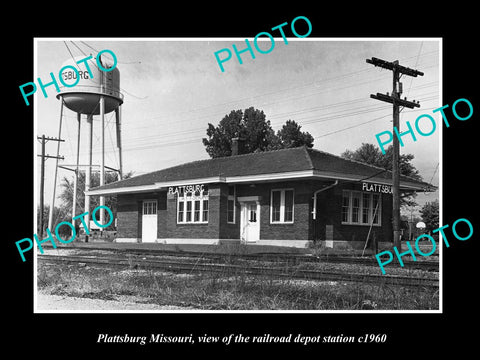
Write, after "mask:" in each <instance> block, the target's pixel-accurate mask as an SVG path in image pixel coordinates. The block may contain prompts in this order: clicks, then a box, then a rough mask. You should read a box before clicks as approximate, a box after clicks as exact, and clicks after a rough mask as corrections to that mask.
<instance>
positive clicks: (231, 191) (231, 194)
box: [227, 186, 235, 224]
mask: <svg viewBox="0 0 480 360" xmlns="http://www.w3.org/2000/svg"><path fill="white" fill-rule="evenodd" d="M227 222H228V223H230V224H235V186H229V187H228V200H227Z"/></svg>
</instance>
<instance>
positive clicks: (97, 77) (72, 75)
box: [57, 56, 123, 115]
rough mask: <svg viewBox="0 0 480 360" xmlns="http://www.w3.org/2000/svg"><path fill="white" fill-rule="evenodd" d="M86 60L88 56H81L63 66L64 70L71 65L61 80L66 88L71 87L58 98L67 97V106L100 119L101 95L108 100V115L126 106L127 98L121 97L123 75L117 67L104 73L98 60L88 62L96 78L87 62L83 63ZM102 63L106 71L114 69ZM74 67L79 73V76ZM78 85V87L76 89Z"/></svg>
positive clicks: (104, 62) (106, 102)
mask: <svg viewBox="0 0 480 360" xmlns="http://www.w3.org/2000/svg"><path fill="white" fill-rule="evenodd" d="M84 59H85V57H84V56H79V57H75V58H73V59H70V60H67V61H65V62H64V63H63V64H62V68H64V67H65V66H67V65H69V67H67V68H66V69H65V70H64V71H63V72H62V73H61V74H59V76H61V77H62V80H63V82H64V83H65V84H67V85H71V86H70V87H68V86H60V93H59V94H58V95H57V98H59V97H60V96H61V97H63V100H64V103H65V106H66V107H68V108H69V109H70V110H72V111H74V112H76V113H79V114H87V115H99V114H100V105H99V101H100V96H101V95H104V98H105V114H107V113H109V112H111V111H113V110H115V109H117V108H118V107H119V106H120V105H121V104H122V103H123V95H122V94H121V93H120V71H119V70H118V68H117V67H115V68H114V69H113V70H111V71H108V72H106V71H102V70H100V69H99V67H98V66H97V62H96V60H95V58H94V57H92V59H90V60H87V61H86V62H87V64H88V67H89V68H90V72H91V75H92V76H90V74H89V72H88V70H87V67H86V65H85V61H81V60H84ZM99 60H100V59H99ZM100 61H101V64H102V66H103V67H104V68H108V69H110V68H111V67H112V65H113V64H109V63H108V62H107V61H105V60H104V59H101V60H100ZM77 62H79V63H77ZM72 67H74V68H75V69H77V71H78V75H77V73H76V72H75V71H74V70H73V69H72ZM78 78H79V79H78ZM77 80H78V83H77ZM75 83H76V85H74V86H72V85H73V84H75ZM61 84H62V83H61V82H60V85H61Z"/></svg>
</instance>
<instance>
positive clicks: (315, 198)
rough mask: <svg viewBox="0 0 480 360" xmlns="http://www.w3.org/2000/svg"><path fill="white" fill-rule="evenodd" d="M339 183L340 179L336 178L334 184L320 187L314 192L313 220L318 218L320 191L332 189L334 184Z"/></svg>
mask: <svg viewBox="0 0 480 360" xmlns="http://www.w3.org/2000/svg"><path fill="white" fill-rule="evenodd" d="M337 185H338V180H335V182H334V183H333V184H331V185H328V186H326V187H324V188H321V189H319V190H317V191H315V192H314V193H313V211H312V215H313V220H316V219H317V195H318V194H319V193H321V192H322V191H325V190H328V189H330V188H332V187H334V186H337Z"/></svg>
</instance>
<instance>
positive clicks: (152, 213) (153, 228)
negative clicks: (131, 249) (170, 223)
mask: <svg viewBox="0 0 480 360" xmlns="http://www.w3.org/2000/svg"><path fill="white" fill-rule="evenodd" d="M157 223H158V222H157V201H156V200H145V201H144V202H143V214H142V242H155V240H157Z"/></svg>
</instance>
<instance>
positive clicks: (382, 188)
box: [362, 182, 393, 194]
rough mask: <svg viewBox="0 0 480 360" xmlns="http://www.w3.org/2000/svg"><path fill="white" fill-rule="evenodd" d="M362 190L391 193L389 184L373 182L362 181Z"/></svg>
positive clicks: (391, 189)
mask: <svg viewBox="0 0 480 360" xmlns="http://www.w3.org/2000/svg"><path fill="white" fill-rule="evenodd" d="M362 190H363V191H371V192H379V193H384V194H393V188H392V186H391V185H382V184H375V183H366V182H364V183H362Z"/></svg>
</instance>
